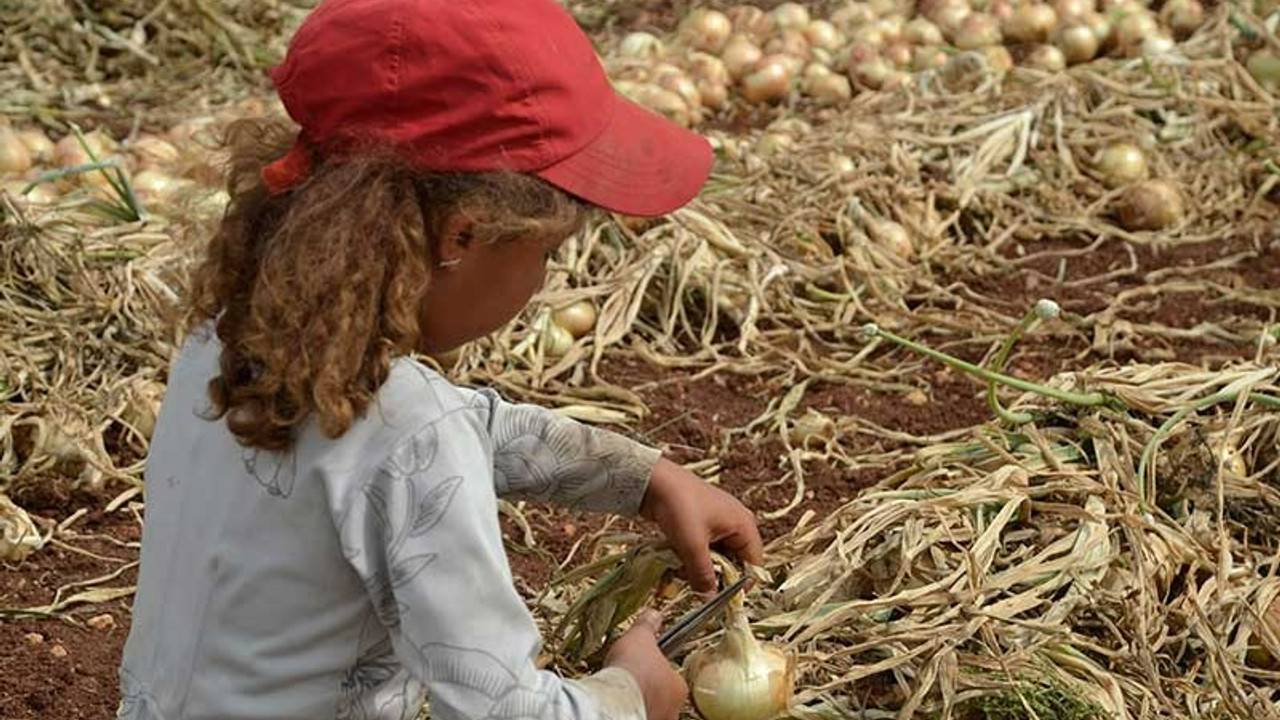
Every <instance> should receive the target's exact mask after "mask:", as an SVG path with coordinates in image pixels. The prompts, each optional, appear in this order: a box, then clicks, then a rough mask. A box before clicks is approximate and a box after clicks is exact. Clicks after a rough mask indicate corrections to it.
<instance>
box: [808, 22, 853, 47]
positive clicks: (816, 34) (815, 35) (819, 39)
mask: <svg viewBox="0 0 1280 720" xmlns="http://www.w3.org/2000/svg"><path fill="white" fill-rule="evenodd" d="M804 37H805V39H806V40H808V41H809V46H810V47H814V48H822V49H823V50H838V49H839V48H840V46H841V45H842V44H843V43H844V38H843V37H841V36H840V31H839V30H837V29H836V26H835V25H832V24H831V23H830V22H827V21H826V20H814V21H813V22H811V23H809V24H808V25H807V26H805V29H804Z"/></svg>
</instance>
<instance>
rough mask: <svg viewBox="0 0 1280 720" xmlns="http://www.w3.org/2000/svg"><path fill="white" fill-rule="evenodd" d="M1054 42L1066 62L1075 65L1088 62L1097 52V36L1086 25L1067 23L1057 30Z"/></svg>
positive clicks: (1098, 43)
mask: <svg viewBox="0 0 1280 720" xmlns="http://www.w3.org/2000/svg"><path fill="white" fill-rule="evenodd" d="M1054 43H1055V44H1056V45H1057V46H1058V49H1059V50H1061V51H1062V56H1063V57H1064V58H1066V60H1067V62H1068V63H1070V64H1072V65H1076V64H1079V63H1083V62H1089V61H1090V60H1092V59H1093V58H1094V57H1096V56H1097V54H1098V46H1099V45H1100V44H1101V43H1100V42H1099V40H1098V36H1097V35H1096V34H1094V32H1093V30H1091V29H1089V27H1088V26H1087V25H1068V26H1066V27H1063V28H1062V29H1060V30H1059V31H1058V35H1057V37H1055V38H1054Z"/></svg>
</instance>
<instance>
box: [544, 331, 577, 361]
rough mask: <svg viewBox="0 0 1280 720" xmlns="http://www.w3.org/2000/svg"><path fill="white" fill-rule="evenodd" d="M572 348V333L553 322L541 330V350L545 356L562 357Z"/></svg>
mask: <svg viewBox="0 0 1280 720" xmlns="http://www.w3.org/2000/svg"><path fill="white" fill-rule="evenodd" d="M572 348H573V334H572V333H570V332H569V331H568V330H566V329H564V328H563V327H561V326H560V325H558V324H557V323H555V322H549V323H547V327H546V328H545V329H544V330H543V331H542V350H543V352H545V353H546V354H547V357H552V358H558V357H564V356H565V355H566V354H568V352H569V350H571V349H572Z"/></svg>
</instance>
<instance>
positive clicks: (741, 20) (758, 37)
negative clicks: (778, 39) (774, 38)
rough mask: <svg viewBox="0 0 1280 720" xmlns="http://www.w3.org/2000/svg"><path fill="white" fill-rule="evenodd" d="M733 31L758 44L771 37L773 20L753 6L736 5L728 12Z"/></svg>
mask: <svg viewBox="0 0 1280 720" xmlns="http://www.w3.org/2000/svg"><path fill="white" fill-rule="evenodd" d="M729 22H731V23H732V24H733V31H734V32H735V33H737V34H739V35H745V36H747V38H749V39H750V40H751V41H752V42H754V43H756V44H759V43H762V42H764V41H765V40H768V39H769V37H770V36H771V35H773V30H774V24H773V18H772V17H771V16H770V15H769V14H768V13H766V12H765V11H763V10H761V9H760V8H758V7H755V6H754V5H738V6H736V7H734V8H733V9H731V10H730V11H729Z"/></svg>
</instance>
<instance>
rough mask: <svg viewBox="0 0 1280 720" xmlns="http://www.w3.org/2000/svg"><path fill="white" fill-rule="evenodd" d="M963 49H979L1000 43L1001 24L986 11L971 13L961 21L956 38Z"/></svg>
mask: <svg viewBox="0 0 1280 720" xmlns="http://www.w3.org/2000/svg"><path fill="white" fill-rule="evenodd" d="M954 42H955V46H956V47H958V48H960V49H961V50H977V49H979V48H984V47H987V46H990V45H999V44H1000V25H999V23H997V22H996V20H995V18H993V17H991V16H990V15H987V14H986V13H977V12H975V13H970V14H969V15H968V16H967V17H965V19H964V20H963V21H962V22H961V23H960V28H959V29H958V30H956V34H955V38H954Z"/></svg>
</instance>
